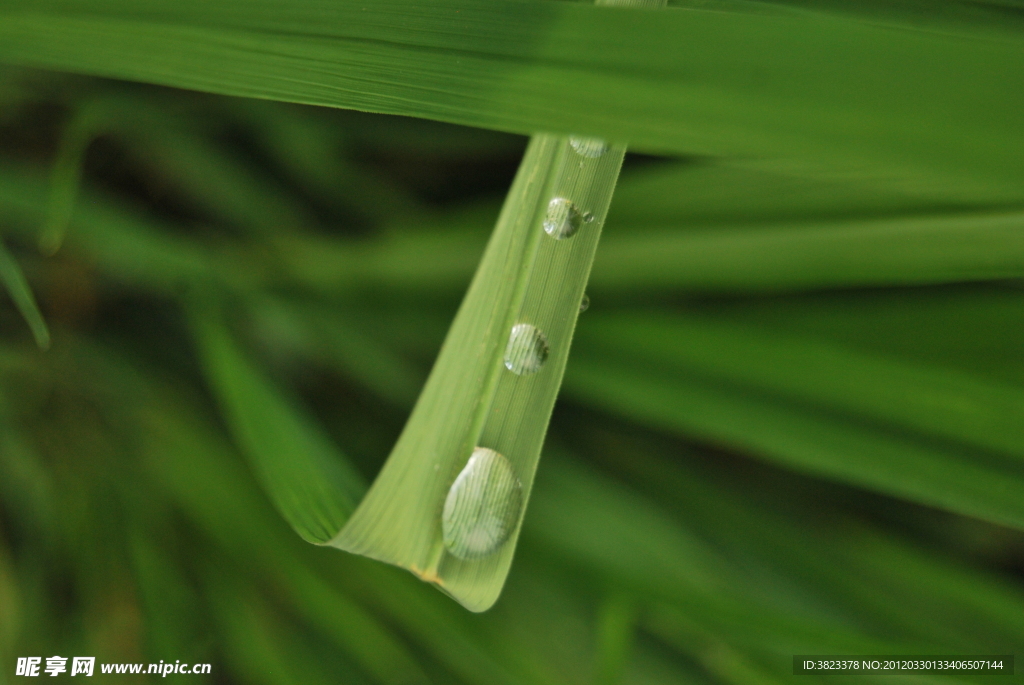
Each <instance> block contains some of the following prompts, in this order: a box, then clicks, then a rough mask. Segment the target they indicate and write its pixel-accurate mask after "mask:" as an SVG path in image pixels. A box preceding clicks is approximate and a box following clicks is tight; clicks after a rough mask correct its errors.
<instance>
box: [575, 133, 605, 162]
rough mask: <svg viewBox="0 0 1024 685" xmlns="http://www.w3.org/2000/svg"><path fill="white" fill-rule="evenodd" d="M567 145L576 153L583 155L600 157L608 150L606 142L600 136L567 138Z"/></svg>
mask: <svg viewBox="0 0 1024 685" xmlns="http://www.w3.org/2000/svg"><path fill="white" fill-rule="evenodd" d="M569 145H571V146H572V149H573V150H575V151H576V153H577V154H580V155H583V156H584V157H591V158H594V157H600V156H601V155H603V154H604V153H606V152H608V144H607V143H605V142H604V141H603V140H601V139H600V138H577V137H572V138H569Z"/></svg>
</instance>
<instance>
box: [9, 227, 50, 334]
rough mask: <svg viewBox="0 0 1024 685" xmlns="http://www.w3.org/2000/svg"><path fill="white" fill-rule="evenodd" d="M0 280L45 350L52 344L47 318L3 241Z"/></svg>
mask: <svg viewBox="0 0 1024 685" xmlns="http://www.w3.org/2000/svg"><path fill="white" fill-rule="evenodd" d="M0 281H2V282H3V284H4V289H6V290H7V294H8V295H10V297H11V301H12V302H14V306H16V307H17V308H18V311H19V312H21V315H22V316H23V317H24V318H25V322H26V323H27V324H28V327H29V329H31V331H32V335H33V336H34V337H35V339H36V344H37V345H39V347H41V348H42V349H44V350H45V349H46V348H48V347H49V346H50V330H49V329H48V328H47V327H46V320H45V319H44V318H43V314H42V312H40V311H39V305H37V304H36V298H35V295H33V294H32V288H31V287H30V286H29V284H28V281H27V280H26V279H25V274H24V273H22V271H21V267H20V266H18V262H17V261H15V259H14V255H12V254H11V253H10V252H9V251H8V249H7V247H6V246H5V245H4V244H3V242H2V241H0Z"/></svg>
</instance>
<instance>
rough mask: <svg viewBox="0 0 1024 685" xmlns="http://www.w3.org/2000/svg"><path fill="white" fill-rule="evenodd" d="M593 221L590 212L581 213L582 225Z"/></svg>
mask: <svg viewBox="0 0 1024 685" xmlns="http://www.w3.org/2000/svg"><path fill="white" fill-rule="evenodd" d="M593 220H594V215H593V214H591V213H590V212H583V223H585V224H589V223H591V222H592V221H593Z"/></svg>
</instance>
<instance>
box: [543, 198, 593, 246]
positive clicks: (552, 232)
mask: <svg viewBox="0 0 1024 685" xmlns="http://www.w3.org/2000/svg"><path fill="white" fill-rule="evenodd" d="M582 225H583V215H582V214H580V210H579V209H577V208H576V205H574V204H573V203H572V202H570V201H569V200H566V199H565V198H564V197H556V198H555V199H553V200H551V202H549V203H548V213H547V215H545V217H544V230H545V231H546V232H547V234H548V235H549V236H551V237H552V238H555V239H556V240H563V239H565V238H569V237H571V236H572V235H574V234H575V233H576V231H578V230H580V226H582Z"/></svg>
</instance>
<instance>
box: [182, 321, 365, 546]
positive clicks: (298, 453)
mask: <svg viewBox="0 0 1024 685" xmlns="http://www.w3.org/2000/svg"><path fill="white" fill-rule="evenodd" d="M197 310H198V311H196V313H195V315H194V318H193V321H194V325H195V330H196V338H197V342H198V345H199V349H200V350H201V353H202V356H203V362H204V368H205V370H206V373H207V377H208V378H209V382H210V385H211V387H212V388H213V390H214V391H215V393H216V394H217V399H218V400H219V401H220V402H221V407H222V411H223V412H224V414H225V416H226V417H227V419H228V421H229V422H230V425H231V429H232V432H233V434H234V436H235V439H236V440H237V441H238V443H239V445H240V446H241V448H242V449H243V450H244V451H245V453H246V455H247V456H248V457H249V459H250V461H251V462H252V464H253V466H254V467H255V469H256V472H257V473H258V474H259V476H260V479H261V481H262V482H263V485H264V487H265V488H266V489H267V492H268V494H270V496H271V499H272V500H273V501H274V504H275V506H276V507H277V509H278V511H279V512H281V515H282V516H284V518H285V520H287V521H288V523H290V524H291V525H292V527H293V528H294V529H295V531H296V532H297V533H298V534H299V535H301V536H302V537H303V539H305V540H307V541H308V542H315V543H320V544H322V543H325V542H327V541H328V540H330V539H331V538H332V537H333V536H334V535H335V534H336V533H337V531H338V530H340V529H341V527H342V525H344V523H345V521H346V520H347V519H348V517H349V515H350V514H351V513H352V512H353V511H354V510H355V508H356V504H357V503H358V502H359V498H360V497H361V496H362V494H363V491H364V488H365V485H364V484H363V482H362V478H361V477H360V476H359V474H358V473H357V472H356V471H355V470H354V469H352V468H351V466H349V464H348V462H347V461H346V460H345V459H344V458H343V457H342V456H341V455H339V454H338V453H337V450H336V448H335V447H334V446H333V445H332V443H331V441H330V438H328V437H327V436H325V435H323V433H322V432H321V431H320V430H319V429H318V428H317V426H316V424H315V423H313V422H312V421H311V420H310V419H308V418H307V417H305V416H303V415H302V414H301V413H300V411H299V410H298V409H297V408H295V407H294V406H291V404H290V403H289V402H288V401H287V400H286V399H284V398H283V397H282V396H281V395H280V394H279V393H278V392H277V391H276V390H275V389H274V388H273V386H272V385H271V384H270V383H269V382H268V381H267V380H266V379H264V378H262V377H261V376H260V374H259V372H258V371H257V370H256V369H254V368H253V367H252V366H251V364H250V363H249V362H247V361H246V360H245V358H244V357H242V354H241V352H240V351H239V350H238V348H237V346H236V345H235V344H234V343H233V341H232V340H231V338H230V334H229V333H228V331H227V329H226V328H225V327H224V325H223V323H222V322H221V321H219V320H218V318H217V314H216V310H214V309H212V308H211V307H209V306H203V305H198V306H197Z"/></svg>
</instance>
